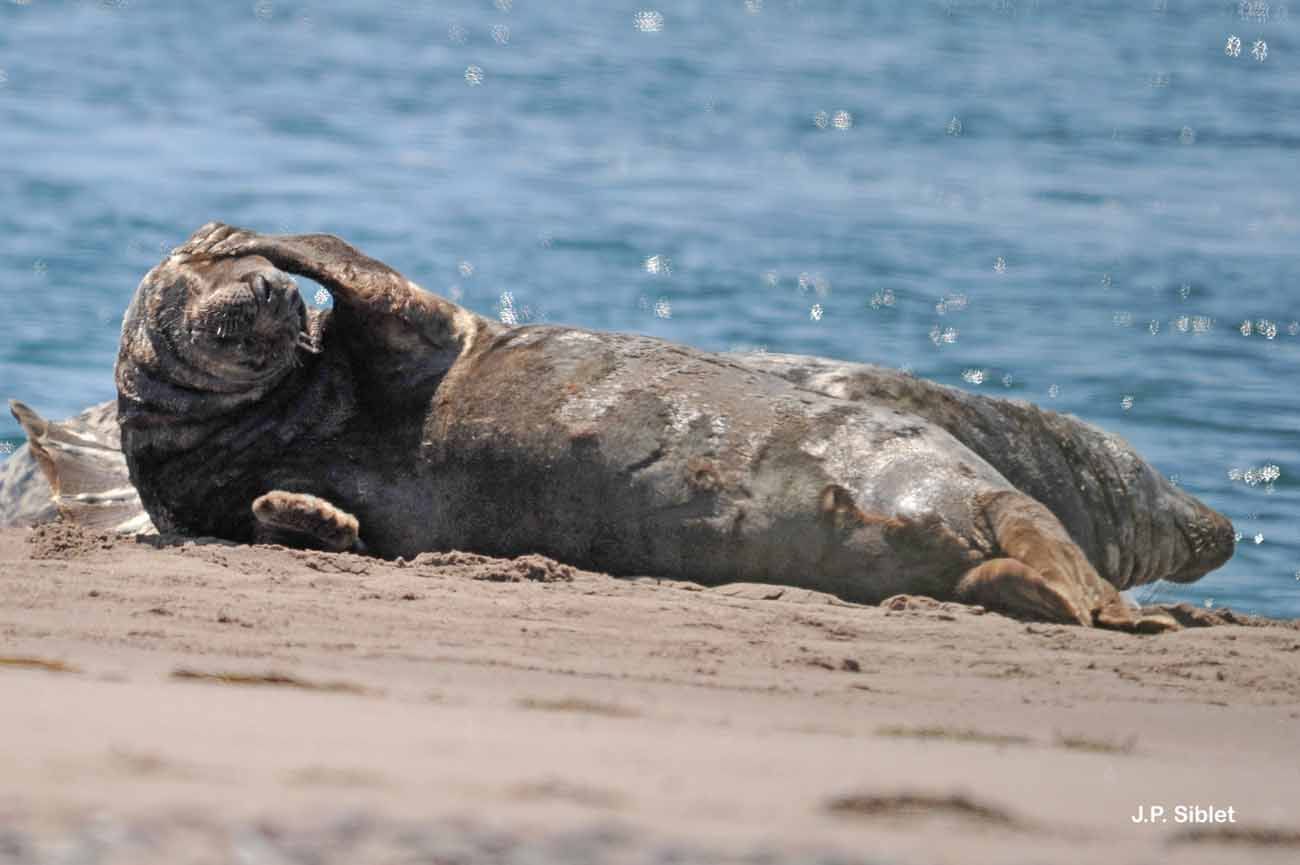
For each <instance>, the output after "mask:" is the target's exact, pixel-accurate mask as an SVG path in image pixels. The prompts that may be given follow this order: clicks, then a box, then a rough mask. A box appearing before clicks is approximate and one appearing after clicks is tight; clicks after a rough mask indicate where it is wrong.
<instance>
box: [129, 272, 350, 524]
mask: <svg viewBox="0 0 1300 865" xmlns="http://www.w3.org/2000/svg"><path fill="white" fill-rule="evenodd" d="M323 320H324V319H323V318H322V313H319V312H315V311H313V312H308V310H307V309H306V306H305V304H304V303H303V301H302V298H301V297H300V296H299V294H298V289H297V287H296V285H295V284H294V281H293V279H292V278H290V277H289V275H288V274H286V273H283V272H282V271H280V270H278V269H277V268H276V267H275V266H274V265H272V264H271V262H270V261H268V260H267V259H265V258H262V257H260V256H255V255H247V256H240V257H212V256H201V255H193V254H190V253H189V252H188V251H187V250H186V249H185V248H184V247H181V248H180V249H178V250H176V251H175V252H173V253H172V254H171V255H169V256H168V257H167V258H166V259H165V260H164V261H162V262H161V263H160V264H158V266H157V267H155V268H153V269H152V270H151V271H149V273H148V274H146V275H145V277H144V279H143V280H141V282H140V286H139V287H138V288H137V289H136V292H135V296H134V297H133V298H132V300H131V304H130V306H129V307H128V308H127V312H126V316H125V318H124V319H123V321H122V341H121V344H120V346H119V348H118V356H117V369H116V374H115V377H116V380H117V393H118V403H117V406H118V419H119V421H120V425H121V433H122V451H123V453H124V454H125V456H126V460H127V467H128V469H129V470H130V477H131V482H132V483H133V484H134V485H135V486H136V488H137V489H138V490H139V492H140V498H141V501H142V502H143V503H144V505H145V508H146V510H147V511H148V512H149V515H150V517H151V518H152V519H153V520H154V522H155V524H156V525H157V526H158V527H159V529H160V530H163V531H171V530H184V531H187V532H191V533H200V534H205V533H206V534H214V533H216V534H221V535H222V536H223V537H242V536H244V535H246V534H248V524H249V523H251V520H252V517H251V514H250V513H249V511H248V502H249V501H251V500H252V499H253V498H255V497H256V495H257V494H258V489H257V488H256V483H255V482H254V481H256V480H257V479H259V478H261V477H262V469H263V468H264V466H263V465H262V463H264V462H266V460H267V459H268V458H269V457H272V456H273V455H274V454H277V453H278V452H279V451H278V450H277V449H276V447H266V446H257V443H259V442H264V441H268V440H269V441H272V442H274V443H275V444H276V446H283V444H284V443H285V442H287V441H289V440H291V439H292V438H293V437H294V436H295V435H297V434H298V433H300V432H301V431H302V429H305V428H308V427H310V426H311V425H312V424H313V423H314V422H315V421H316V417H315V415H313V414H311V413H310V412H304V411H298V410H296V409H295V408H294V406H295V405H296V403H295V400H296V399H297V397H298V395H299V394H301V392H302V391H303V388H304V386H305V384H304V383H305V382H306V381H309V380H310V379H311V371H312V370H313V369H314V368H315V366H316V365H315V363H314V359H313V362H311V363H309V362H307V358H308V357H310V356H312V355H315V354H317V353H318V352H319V351H320V349H319V348H318V346H319V344H320V343H319V342H318V340H317V336H318V335H319V334H320V333H321V330H320V328H321V327H322V321H323ZM309 334H310V335H309ZM308 353H310V354H308ZM259 460H260V461H261V462H259ZM200 477H201V479H202V482H199V480H197V478H200ZM213 514H216V516H212V515H213ZM218 517H221V519H224V520H225V522H224V523H223V522H221V521H220V520H219V519H218Z"/></svg>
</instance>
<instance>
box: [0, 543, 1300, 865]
mask: <svg viewBox="0 0 1300 865" xmlns="http://www.w3.org/2000/svg"><path fill="white" fill-rule="evenodd" d="M0 599H2V600H0V705H3V706H4V711H3V712H0V739H2V740H3V741H4V743H5V745H4V747H3V749H0V862H3V863H11V862H12V863H28V862H86V863H97V862H114V863H116V862H124V863H125V862H131V863H147V862H167V863H179V862H196V863H197V862H243V863H280V862H317V863H327V862H358V863H359V862H438V863H452V862H465V863H470V862H556V863H560V862H566V863H573V862H606V861H609V862H731V861H736V862H754V863H759V862H765V863H773V862H786V861H790V862H794V861H799V862H804V861H824V862H845V863H848V862H891V863H892V862H898V863H935V862H937V863H946V862H952V863H957V862H961V863H971V862H1027V861H1033V862H1061V863H1066V862H1071V863H1073V862H1098V863H1101V862H1104V863H1122V862H1155V861H1164V860H1167V859H1172V858H1174V857H1175V856H1176V857H1177V859H1178V861H1184V862H1206V863H1211V862H1212V863H1223V862H1293V861H1295V857H1296V856H1298V855H1300V804H1298V802H1300V798H1298V797H1297V793H1300V781H1298V780H1297V775H1296V770H1295V756H1296V752H1297V746H1298V745H1300V630H1298V629H1297V628H1296V627H1295V625H1294V624H1273V625H1258V624H1257V625H1252V626H1246V625H1225V626H1218V627H1207V628H1188V629H1186V630H1183V631H1181V632H1178V633H1175V634H1169V635H1164V636H1159V637H1134V636H1129V635H1124V634H1117V633H1109V632H1104V631H1094V630H1086V629H1082V628H1075V627H1064V626H1052V625H1041V624H1027V623H1024V622H1019V621H1015V620H1012V619H1008V618H1005V617H1002V616H999V615H994V614H987V613H983V612H982V611H980V610H978V609H976V608H969V607H962V606H959V605H952V604H943V605H940V604H934V603H930V604H925V603H919V602H918V603H914V604H912V605H911V606H910V608H905V609H884V608H878V607H862V606H854V605H848V604H844V603H842V602H838V601H836V600H835V599H832V598H829V597H827V596H820V595H815V594H811V593H808V592H803V591H798V590H782V589H780V588H777V587H755V586H736V587H723V588H721V589H707V590H706V589H702V588H701V587H699V586H695V585H693V584H682V583H672V582H667V581H660V580H655V579H652V578H642V579H616V578H613V577H609V576H607V575H601V574H594V573H588V572H584V571H579V570H575V569H572V568H569V567H567V566H564V565H559V564H557V563H554V562H551V561H549V560H547V559H542V558H539V557H526V558H523V559H517V560H499V559H489V558H485V557H481V556H473V555H468V554H460V553H451V554H437V555H432V554H425V555H422V556H421V557H419V558H418V559H416V560H415V561H413V562H409V563H401V562H399V563H391V562H383V561H378V560H374V559H366V558H361V557H356V556H351V555H346V554H343V555H330V554H323V553H304V552H299V551H292V550H287V549H283V548H279V547H248V546H235V545H230V544H225V543H222V542H215V541H213V542H204V541H198V542H187V543H167V542H161V541H158V540H157V539H153V540H152V541H149V542H144V541H136V540H120V539H108V538H103V537H95V536H92V535H86V534H82V533H79V532H76V531H73V530H70V529H67V528H64V527H62V526H59V525H54V526H47V527H45V528H42V529H38V530H35V531H33V530H23V529H9V530H4V531H3V532H0ZM1152 806H1156V807H1163V808H1165V809H1166V811H1165V812H1164V815H1163V817H1158V818H1157V819H1156V820H1155V821H1154V822H1148V823H1141V824H1139V823H1135V822H1134V820H1133V818H1134V816H1135V815H1136V814H1137V813H1138V810H1139V807H1142V808H1143V809H1144V811H1143V813H1144V814H1147V815H1150V814H1151V813H1152V812H1151V808H1152ZM1179 806H1186V807H1188V808H1198V807H1199V808H1202V809H1209V810H1208V812H1209V813H1212V811H1213V809H1219V810H1220V811H1221V812H1224V813H1221V814H1220V815H1219V816H1220V817H1225V815H1226V811H1227V809H1229V808H1231V809H1232V812H1231V813H1232V820H1231V822H1227V821H1226V817H1225V822H1218V823H1210V822H1206V823H1193V822H1179V816H1180V815H1182V813H1183V812H1181V811H1176V810H1175V809H1177V808H1178V807H1179ZM1188 813H1189V814H1191V815H1192V816H1196V814H1197V812H1196V811H1194V810H1193V811H1190V812H1188ZM1202 816H1204V815H1203V814H1202Z"/></svg>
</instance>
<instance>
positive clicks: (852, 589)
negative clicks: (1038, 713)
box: [116, 223, 1173, 630]
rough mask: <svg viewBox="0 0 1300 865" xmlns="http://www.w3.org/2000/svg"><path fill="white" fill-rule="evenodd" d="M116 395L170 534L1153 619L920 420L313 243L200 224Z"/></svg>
mask: <svg viewBox="0 0 1300 865" xmlns="http://www.w3.org/2000/svg"><path fill="white" fill-rule="evenodd" d="M288 273H292V274H298V275H300V276H304V277H307V278H309V279H312V280H315V281H316V282H318V283H319V284H321V285H322V286H324V287H325V288H327V289H329V290H330V291H331V293H332V294H333V296H334V308H333V310H332V311H331V312H329V313H311V314H309V313H308V312H307V311H306V310H305V308H304V306H303V304H302V301H301V299H300V298H299V297H298V296H297V292H296V288H295V285H294V283H293V281H292V280H291V279H290V278H289V277H288V276H287V274H288ZM116 380H117V385H118V394H119V401H118V408H119V417H120V421H121V440H122V448H123V451H124V453H125V456H126V460H127V465H128V468H129V471H130V478H131V480H132V482H133V483H134V485H135V486H136V488H137V489H138V490H139V493H140V496H141V500H142V502H143V504H144V506H145V508H146V509H147V511H148V513H149V515H150V516H151V517H152V519H153V521H154V522H155V523H156V524H157V526H158V528H159V529H160V530H164V531H179V532H182V533H188V534H207V535H216V536H218V537H224V538H229V539H232V540H238V541H249V540H266V539H274V540H280V541H289V542H293V543H298V544H302V545H308V546H319V547H324V548H327V549H348V548H357V547H364V548H366V549H368V550H369V551H371V552H373V553H375V554H378V555H382V556H389V557H391V556H399V555H401V556H409V555H413V554H415V553H418V552H420V551H424V550H444V549H453V548H458V549H465V550H472V551H476V552H482V553H487V554H493V555H516V554H521V553H529V552H541V553H544V554H546V555H550V556H552V557H554V558H557V559H560V560H562V561H566V562H570V563H572V564H576V565H581V566H584V567H590V568H596V569H601V570H606V571H609V572H611V573H614V574H643V573H653V574H656V575H660V576H665V577H674V578H680V579H689V580H695V581H698V582H705V583H728V582H778V583H785V584H791V585H797V586H801V587H805V588H809V589H814V590H819V591H826V592H830V593H833V594H836V595H838V596H840V597H842V598H845V599H847V600H852V601H865V602H874V601H879V600H881V599H883V598H886V597H888V596H892V595H895V594H899V593H915V594H925V595H930V596H932V597H936V598H951V599H956V600H962V601H968V602H975V603H982V604H984V605H986V606H989V607H991V608H995V609H999V610H1002V611H1005V612H1009V613H1012V614H1014V615H1019V616H1023V617H1030V618H1039V619H1046V620H1051V621H1061V622H1071V623H1077V624H1082V625H1092V624H1096V625H1101V626H1106V627H1114V628H1120V629H1129V630H1160V629H1164V628H1166V627H1172V626H1173V622H1172V620H1169V619H1168V617H1162V616H1160V615H1153V616H1143V615H1141V614H1139V613H1138V612H1137V611H1135V610H1132V609H1131V608H1129V607H1128V606H1127V604H1125V602H1124V601H1123V599H1122V598H1121V597H1120V596H1119V595H1118V593H1117V591H1116V589H1115V587H1114V586H1112V585H1111V584H1110V583H1108V582H1106V581H1105V580H1104V579H1102V578H1101V576H1100V575H1099V574H1098V573H1097V571H1096V570H1095V569H1094V568H1093V566H1092V565H1091V564H1090V563H1089V560H1088V557H1087V556H1086V555H1085V554H1084V552H1083V551H1082V550H1081V549H1080V547H1079V546H1078V545H1077V544H1075V543H1074V542H1073V541H1072V540H1071V538H1070V535H1069V533H1068V532H1067V530H1066V529H1065V527H1064V526H1063V525H1062V524H1061V522H1060V521H1059V520H1058V519H1057V518H1056V517H1055V516H1053V514H1052V513H1051V511H1049V510H1048V508H1047V507H1045V506H1044V505H1043V504H1042V503H1040V502H1039V501H1037V500H1035V499H1034V498H1032V497H1031V496H1029V495H1026V494H1025V493H1023V492H1021V491H1019V490H1017V489H1016V488H1015V486H1014V485H1013V484H1012V483H1011V482H1010V481H1008V480H1007V478H1006V477H1005V476H1004V475H1003V474H1001V473H1000V472H999V471H997V470H996V469H995V468H993V466H991V465H990V464H989V463H988V462H987V461H986V460H984V459H982V458H981V457H980V456H979V455H978V454H977V453H975V452H974V451H972V450H971V449H970V448H968V447H967V446H966V445H964V444H962V443H961V442H960V441H958V440H957V439H956V438H954V437H953V436H952V435H951V434H950V433H949V432H948V431H947V430H945V429H943V428H942V427H941V426H939V425H938V424H936V423H934V422H932V421H930V420H927V419H926V418H924V417H922V416H921V415H919V414H917V413H914V412H909V411H906V410H903V409H902V408H899V407H898V406H896V405H892V404H890V403H889V402H887V401H883V400H879V399H873V398H864V399H861V400H857V401H852V400H845V399H840V398H837V397H834V396H830V395H827V394H823V393H818V392H816V391H814V390H810V389H807V388H805V387H801V386H799V385H796V384H795V383H793V382H790V381H787V380H785V379H783V378H781V377H779V376H774V375H770V374H765V373H763V372H762V371H759V370H756V369H755V368H753V367H752V366H746V365H744V364H740V363H737V362H735V361H733V360H730V359H728V358H727V357H726V356H721V355H715V354H710V353H707V352H703V351H698V350H694V349H691V348H687V347H684V346H680V345H675V344H672V343H669V342H665V341H662V340H656V339H651V338H648V337H644V336H636V335H629V334H616V333H600V332H594V331H588V330H582V329H578V328H567V327H553V326H531V327H521V328H513V329H510V328H506V327H504V326H502V325H500V324H498V323H496V322H492V321H490V320H487V319H484V318H481V317H479V316H477V315H474V314H473V313H471V312H469V311H467V310H465V309H462V308H460V307H458V306H456V305H455V304H452V303H450V302H449V301H447V300H445V299H443V298H440V297H437V296H435V295H433V294H430V293H428V292H425V291H423V290H421V289H420V288H419V287H418V286H416V285H415V284H414V283H412V282H410V281H409V280H407V279H406V278H405V277H403V276H402V275H401V274H399V273H397V272H396V271H394V270H393V269H392V268H389V267H388V266H387V265H384V264H383V263H381V262H378V261H376V260H374V259H371V258H369V257H367V256H365V255H364V254H362V253H361V252H359V251H358V250H356V249H355V248H353V247H351V246H350V245H348V244H347V243H345V242H344V241H342V240H340V239H338V238H336V237H332V236H329V235H295V236H264V235H258V234H255V233H253V232H250V231H245V230H241V229H236V228H232V227H230V226H225V225H221V224H219V223H210V224H209V225H207V226H204V227H203V228H201V229H200V230H199V231H198V232H196V233H195V235H194V236H193V237H191V239H190V240H189V241H188V242H187V243H186V244H185V245H183V246H182V247H179V248H178V249H177V250H176V251H175V252H174V253H173V254H172V255H171V256H169V257H168V259H167V260H165V261H164V262H162V263H161V264H160V265H159V266H158V267H156V268H154V269H153V270H152V271H150V273H149V274H147V275H146V277H145V278H144V280H143V281H142V282H141V284H140V287H139V288H138V289H137V292H136V295H135V297H134V298H133V300H132V303H131V306H130V308H129V309H128V312H127V315H126V318H125V321H124V323H123V332H122V343H121V349H120V352H119V356H118V363H117V370H116Z"/></svg>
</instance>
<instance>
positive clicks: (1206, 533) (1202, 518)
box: [1166, 502, 1237, 583]
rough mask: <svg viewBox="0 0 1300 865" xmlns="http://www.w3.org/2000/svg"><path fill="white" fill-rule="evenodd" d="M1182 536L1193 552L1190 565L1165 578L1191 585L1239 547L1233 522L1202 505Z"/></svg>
mask: <svg viewBox="0 0 1300 865" xmlns="http://www.w3.org/2000/svg"><path fill="white" fill-rule="evenodd" d="M1182 529H1183V535H1184V537H1185V538H1186V539H1187V544H1188V546H1189V547H1190V550H1191V556H1190V559H1189V560H1188V562H1187V564H1186V565H1185V566H1184V567H1183V568H1182V569H1181V570H1179V572H1178V573H1176V574H1174V575H1173V576H1170V577H1167V578H1166V579H1168V580H1170V581H1172V582H1175V583H1190V582H1192V581H1193V580H1198V579H1200V578H1201V577H1203V576H1205V575H1206V574H1208V573H1209V572H1210V571H1212V570H1214V569H1215V568H1217V567H1219V566H1220V565H1222V564H1224V563H1225V562H1227V561H1228V559H1230V558H1232V554H1233V552H1235V551H1236V548H1237V531H1236V529H1235V528H1234V527H1233V525H1232V521H1231V520H1229V519H1228V518H1227V517H1225V516H1224V515H1223V514H1221V513H1219V512H1218V511H1215V510H1212V509H1210V508H1207V507H1205V506H1204V505H1202V504H1200V503H1199V502H1198V503H1197V505H1196V514H1195V516H1194V517H1193V518H1192V519H1190V520H1188V521H1186V522H1185V523H1183V525H1182Z"/></svg>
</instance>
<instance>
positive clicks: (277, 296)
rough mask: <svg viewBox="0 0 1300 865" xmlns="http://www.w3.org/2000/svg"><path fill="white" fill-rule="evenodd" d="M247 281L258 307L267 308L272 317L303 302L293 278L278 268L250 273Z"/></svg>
mask: <svg viewBox="0 0 1300 865" xmlns="http://www.w3.org/2000/svg"><path fill="white" fill-rule="evenodd" d="M247 282H248V285H249V287H250V288H251V289H252V290H253V296H254V297H255V298H257V305H258V307H259V308H265V309H266V310H267V311H268V312H270V314H271V316H272V317H276V318H278V317H279V316H281V315H283V314H284V313H285V311H286V310H288V309H291V308H293V307H295V306H298V305H300V304H301V303H302V298H301V297H300V296H299V295H298V286H297V285H296V284H295V283H294V281H293V279H292V278H290V277H289V276H288V275H287V274H284V273H281V272H280V271H278V270H259V271H255V272H253V273H250V274H249V275H248V277H247Z"/></svg>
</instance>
